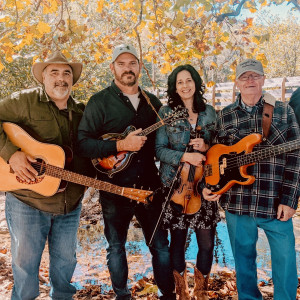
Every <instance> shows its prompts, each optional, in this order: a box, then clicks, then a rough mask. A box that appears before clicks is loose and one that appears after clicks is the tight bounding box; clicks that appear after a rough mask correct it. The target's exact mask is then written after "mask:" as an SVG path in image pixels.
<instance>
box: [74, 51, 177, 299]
mask: <svg viewBox="0 0 300 300" xmlns="http://www.w3.org/2000/svg"><path fill="white" fill-rule="evenodd" d="M110 69H111V71H112V73H113V75H114V81H113V82H112V84H111V86H109V87H107V88H105V89H104V90H102V91H100V92H98V93H97V94H95V95H93V96H92V97H91V99H90V100H89V102H88V104H87V107H86V110H85V112H84V116H83V119H82V120H81V123H80V126H79V131H78V145H79V152H80V154H81V155H83V156H86V157H89V158H101V159H102V158H106V157H108V156H110V155H117V154H118V153H119V152H121V151H136V152H137V153H136V154H135V155H134V156H133V158H132V160H131V162H130V163H129V165H128V166H127V167H126V168H124V169H123V170H122V171H120V172H116V173H115V174H114V175H113V177H112V178H110V177H108V176H107V175H106V174H104V173H98V177H100V178H101V179H104V180H105V181H110V182H112V183H113V184H117V185H121V186H126V187H133V186H136V187H139V188H140V187H143V188H150V189H151V190H155V189H157V188H158V187H159V185H160V180H159V177H158V173H157V168H156V166H155V162H154V138H155V135H154V134H153V133H152V134H150V135H149V136H148V138H147V137H145V136H141V135H139V133H140V132H141V130H142V128H143V129H144V128H146V127H149V126H151V125H152V124H153V123H155V121H156V113H155V111H154V109H155V110H156V111H158V110H159V108H160V106H161V103H160V101H159V100H158V99H157V98H156V97H155V96H154V95H152V94H150V93H148V92H146V91H143V90H142V89H141V88H140V87H139V85H138V78H139V74H140V71H141V63H140V62H139V59H138V56H137V53H136V50H135V49H134V48H133V47H132V46H131V45H120V46H118V47H116V48H115V49H114V52H113V58H112V63H111V64H110ZM129 125H134V126H135V127H136V128H138V129H137V130H135V131H133V132H131V133H130V134H128V135H127V137H126V138H125V139H121V140H108V139H101V138H100V139H99V137H101V136H103V135H104V134H107V133H122V132H124V130H125V129H126V128H127V127H128V126H129ZM159 200H160V199H159V198H158V197H154V200H153V201H152V203H151V204H150V205H149V206H148V207H146V206H144V205H142V204H138V203H137V202H131V201H130V200H128V199H127V198H125V197H122V196H115V195H112V194H108V193H106V192H101V197H100V202H101V205H102V212H103V218H104V225H105V229H104V234H105V237H106V239H107V242H108V248H107V264H108V268H109V272H110V276H111V280H112V286H113V289H114V292H115V294H116V299H118V300H119V299H126V300H127V299H131V292H130V290H129V289H128V285H127V280H128V265H127V258H126V250H125V243H126V239H127V232H128V228H129V223H130V221H131V219H132V217H133V216H134V215H135V216H136V218H137V220H138V222H139V223H140V225H141V227H142V229H143V233H144V236H145V239H146V241H147V242H149V240H150V238H151V235H152V232H153V230H154V227H155V224H156V221H157V219H158V215H159V213H160V209H161V201H159ZM149 248H150V252H151V254H152V264H153V272H154V278H155V280H156V283H157V285H158V288H159V295H160V299H170V300H171V299H173V300H175V299H176V295H175V294H174V288H175V287H174V280H173V275H172V268H171V265H170V254H169V242H168V239H167V232H166V231H165V230H163V229H159V230H158V232H157V234H156V235H155V238H154V241H153V243H152V246H151V247H149Z"/></svg>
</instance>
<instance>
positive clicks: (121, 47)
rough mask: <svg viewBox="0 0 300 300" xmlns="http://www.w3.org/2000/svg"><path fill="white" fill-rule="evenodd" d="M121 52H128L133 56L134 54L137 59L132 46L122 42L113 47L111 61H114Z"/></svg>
mask: <svg viewBox="0 0 300 300" xmlns="http://www.w3.org/2000/svg"><path fill="white" fill-rule="evenodd" d="M123 53H130V54H132V55H133V56H135V57H136V58H137V60H139V58H138V55H137V52H136V50H135V48H134V47H133V46H131V45H126V44H122V45H119V46H117V47H116V48H115V49H114V52H113V56H112V62H114V61H115V60H116V59H117V57H118V56H119V55H121V54H123Z"/></svg>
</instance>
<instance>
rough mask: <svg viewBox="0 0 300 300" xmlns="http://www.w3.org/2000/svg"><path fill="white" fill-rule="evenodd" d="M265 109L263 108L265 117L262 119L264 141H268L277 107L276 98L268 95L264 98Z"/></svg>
mask: <svg viewBox="0 0 300 300" xmlns="http://www.w3.org/2000/svg"><path fill="white" fill-rule="evenodd" d="M263 99H264V107H263V117H262V128H263V141H266V140H267V138H268V135H269V131H270V128H271V122H272V117H273V111H274V106H275V101H276V100H275V98H274V97H273V96H272V95H270V94H268V93H266V94H264V96H263Z"/></svg>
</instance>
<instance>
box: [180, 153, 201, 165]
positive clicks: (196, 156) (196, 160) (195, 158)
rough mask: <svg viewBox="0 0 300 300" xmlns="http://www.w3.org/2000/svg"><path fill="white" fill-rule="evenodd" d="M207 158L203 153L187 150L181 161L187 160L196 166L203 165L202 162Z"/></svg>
mask: <svg viewBox="0 0 300 300" xmlns="http://www.w3.org/2000/svg"><path fill="white" fill-rule="evenodd" d="M205 160H206V157H205V156H204V155H203V154H201V153H197V152H191V153H190V152H186V153H184V154H183V156H182V158H181V162H187V163H190V164H191V165H194V166H196V167H199V166H201V165H202V162H203V161H205Z"/></svg>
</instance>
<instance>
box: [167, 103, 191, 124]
mask: <svg viewBox="0 0 300 300" xmlns="http://www.w3.org/2000/svg"><path fill="white" fill-rule="evenodd" d="M188 116H189V113H188V110H187V108H185V107H182V106H177V107H176V108H175V109H174V110H173V112H171V113H170V114H169V115H168V116H167V117H166V118H165V119H164V122H165V123H167V124H171V123H174V122H176V121H178V120H182V119H187V118H188Z"/></svg>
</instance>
